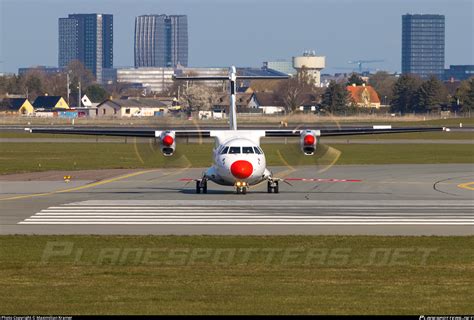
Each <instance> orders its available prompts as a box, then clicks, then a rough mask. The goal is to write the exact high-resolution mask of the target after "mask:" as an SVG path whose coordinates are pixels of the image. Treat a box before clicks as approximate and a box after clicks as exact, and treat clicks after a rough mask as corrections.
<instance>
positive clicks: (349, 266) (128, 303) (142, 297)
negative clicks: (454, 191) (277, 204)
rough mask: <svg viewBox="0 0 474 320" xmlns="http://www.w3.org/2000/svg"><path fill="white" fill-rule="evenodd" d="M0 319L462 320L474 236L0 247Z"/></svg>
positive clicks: (61, 241) (180, 239) (27, 239)
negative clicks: (297, 317)
mask: <svg viewBox="0 0 474 320" xmlns="http://www.w3.org/2000/svg"><path fill="white" fill-rule="evenodd" d="M0 243H1V246H0V270H1V272H0V285H1V287H2V290H3V292H4V294H2V295H0V313H1V314H70V315H74V314H230V313H232V314H472V313H473V312H474V305H473V304H472V301H473V300H474V293H473V291H472V281H473V279H474V249H473V248H474V237H366V236H351V237H346V236H265V237H256V236H253V237H240V236H238V237H236V236H136V237H134V236H0Z"/></svg>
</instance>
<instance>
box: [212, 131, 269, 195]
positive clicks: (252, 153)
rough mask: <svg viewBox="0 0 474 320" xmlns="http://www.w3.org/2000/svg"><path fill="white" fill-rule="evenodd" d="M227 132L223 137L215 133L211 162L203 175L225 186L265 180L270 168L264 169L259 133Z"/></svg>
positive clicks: (253, 183) (250, 183)
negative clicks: (210, 165) (214, 145)
mask: <svg viewBox="0 0 474 320" xmlns="http://www.w3.org/2000/svg"><path fill="white" fill-rule="evenodd" d="M228 132H229V131H227V133H226V134H225V135H224V136H222V134H216V135H215V136H216V138H217V139H216V148H215V149H214V150H213V153H214V154H213V165H212V167H210V168H209V169H207V170H206V171H205V172H204V174H203V178H206V179H208V180H211V181H213V182H215V183H217V184H220V185H226V186H233V185H235V184H236V183H237V182H245V183H246V184H247V185H255V184H257V183H259V182H261V181H263V180H266V179H267V178H268V177H269V176H270V171H269V170H267V169H266V161H265V155H264V153H263V150H262V149H261V148H260V143H259V140H260V135H258V134H257V135H256V134H255V133H253V134H251V135H249V134H247V133H246V132H242V131H233V132H234V133H235V135H233V134H229V133H228ZM230 132H232V131H230Z"/></svg>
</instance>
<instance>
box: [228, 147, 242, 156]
mask: <svg viewBox="0 0 474 320" xmlns="http://www.w3.org/2000/svg"><path fill="white" fill-rule="evenodd" d="M237 153H240V147H230V149H229V154H237Z"/></svg>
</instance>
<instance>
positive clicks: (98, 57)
mask: <svg viewBox="0 0 474 320" xmlns="http://www.w3.org/2000/svg"><path fill="white" fill-rule="evenodd" d="M72 60H79V61H80V62H82V63H83V64H84V66H85V67H86V68H87V69H89V70H90V71H91V72H92V73H93V74H94V76H95V77H96V79H97V82H102V70H103V69H104V68H112V67H113V15H111V14H95V13H93V14H70V15H69V16H68V18H59V55H58V64H59V67H65V66H67V65H68V64H69V63H70V62H71V61H72Z"/></svg>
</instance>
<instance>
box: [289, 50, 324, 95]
mask: <svg viewBox="0 0 474 320" xmlns="http://www.w3.org/2000/svg"><path fill="white" fill-rule="evenodd" d="M324 67H326V57H322V56H316V52H315V51H311V50H308V51H305V52H303V55H302V56H298V57H293V68H295V69H296V70H297V71H300V70H301V69H302V68H305V69H306V71H307V72H308V74H309V75H311V76H312V77H313V78H314V81H315V83H316V86H318V87H319V86H321V70H322V69H324Z"/></svg>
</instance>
